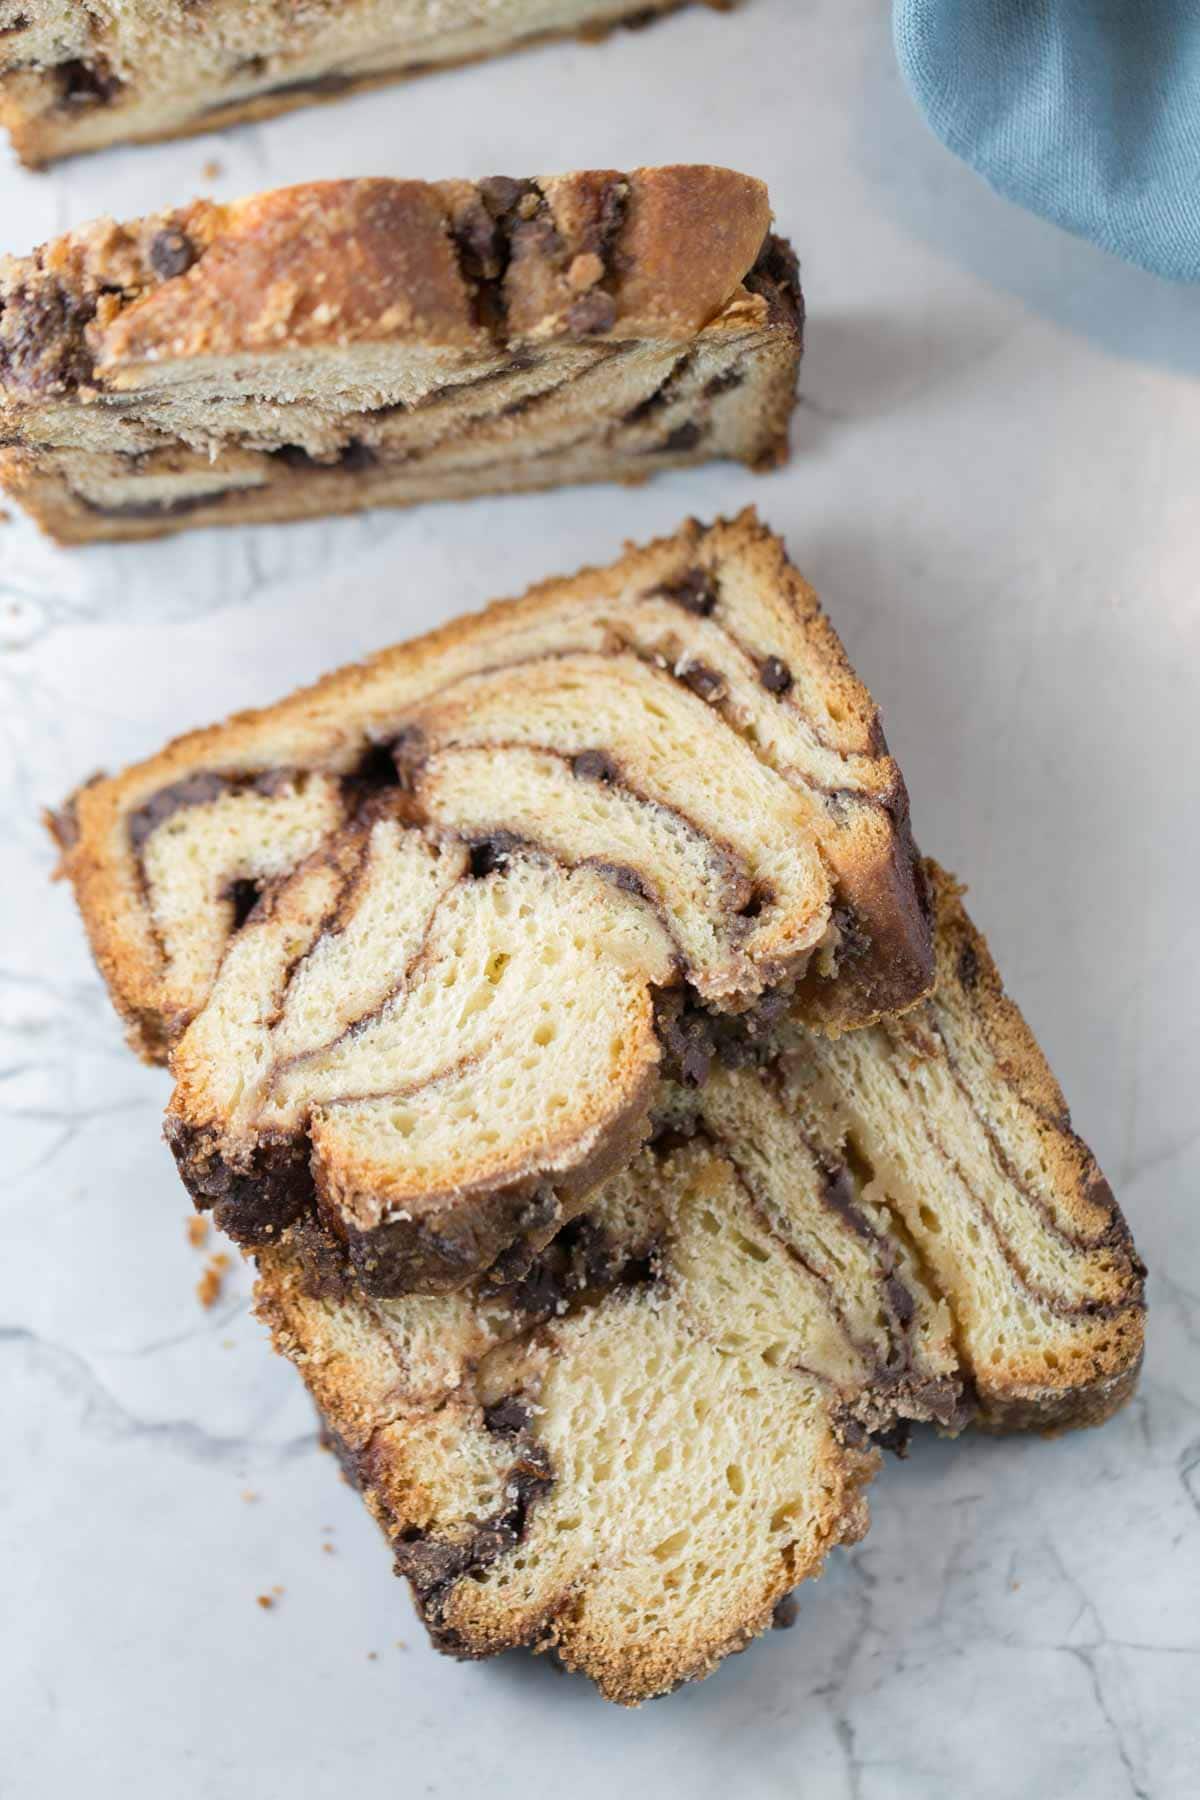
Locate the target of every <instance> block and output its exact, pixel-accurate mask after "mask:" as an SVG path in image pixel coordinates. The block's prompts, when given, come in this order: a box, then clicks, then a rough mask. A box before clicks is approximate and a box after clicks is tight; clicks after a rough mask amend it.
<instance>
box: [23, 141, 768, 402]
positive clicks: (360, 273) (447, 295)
mask: <svg viewBox="0 0 1200 1800" xmlns="http://www.w3.org/2000/svg"><path fill="white" fill-rule="evenodd" d="M601 182H602V183H604V184H606V185H607V186H608V187H610V188H611V187H612V186H614V184H615V185H616V186H618V187H619V188H620V189H621V209H620V211H619V213H618V214H617V216H616V217H615V219H614V221H613V223H614V225H615V227H616V235H615V240H614V241H612V242H611V243H609V244H607V245H606V246H605V258H606V262H607V263H610V264H611V267H612V269H613V270H619V277H618V279H617V281H616V284H615V293H614V294H613V295H612V296H611V298H612V299H613V300H614V301H615V312H613V313H612V314H611V315H610V316H606V318H605V320H604V322H603V324H602V326H601V330H602V331H603V333H605V334H608V333H612V332H616V333H618V334H619V333H621V332H626V333H628V334H632V335H643V334H644V335H658V336H661V337H665V338H671V337H686V336H689V335H690V334H692V333H693V332H695V331H696V330H697V329H698V328H699V327H700V326H702V325H703V324H705V323H706V322H707V321H708V320H709V319H711V318H712V317H714V316H715V315H716V314H717V313H718V312H720V311H721V309H722V307H723V306H724V305H725V304H726V302H728V301H729V299H730V298H731V297H732V296H733V295H734V294H735V293H736V291H737V289H738V287H739V285H740V283H741V281H742V279H743V277H744V276H746V275H747V274H748V273H749V271H750V270H751V268H752V266H753V264H754V260H755V257H756V256H757V254H758V251H759V249H760V248H761V246H762V242H763V239H764V237H765V236H766V232H767V227H768V225H769V223H770V210H769V206H768V202H767V196H766V189H765V187H764V186H763V185H762V183H761V182H758V181H755V180H753V179H752V178H751V177H748V176H744V175H739V174H736V173H735V172H734V171H732V170H726V169H717V168H712V167H708V166H705V165H702V164H698V165H695V166H678V167H664V168H660V169H638V170H634V171H633V172H632V173H631V174H629V175H627V176H619V175H617V174H616V173H615V172H594V173H588V172H578V173H575V174H572V175H567V176H558V177H549V178H546V179H545V180H543V181H542V182H540V183H528V184H522V183H513V184H510V185H511V186H513V187H516V188H520V187H526V188H528V189H529V191H530V196H531V199H532V200H533V202H534V203H535V205H540V204H542V203H543V202H544V203H545V204H547V205H548V206H549V208H550V211H551V213H552V214H555V215H556V216H557V217H559V218H560V219H561V220H562V222H563V224H564V226H565V227H567V234H566V237H565V241H564V242H559V241H558V240H557V238H556V237H555V236H554V234H553V233H552V232H549V233H547V232H545V231H543V232H542V233H541V234H540V236H538V235H536V234H535V235H530V236H528V237H522V239H521V242H522V243H525V242H527V241H528V244H529V249H528V253H527V254H525V255H523V256H521V257H520V258H518V259H516V260H515V261H514V267H513V281H512V283H511V284H510V285H512V287H513V296H512V298H513V320H512V327H511V335H512V336H513V338H514V339H521V338H524V337H529V336H535V335H537V334H538V333H539V332H541V331H543V330H545V329H547V328H552V329H553V330H555V331H570V330H571V329H573V327H572V325H571V316H570V310H569V308H566V307H564V308H563V309H562V310H561V311H560V310H559V309H558V306H557V305H556V304H554V303H552V304H550V305H549V307H548V309H539V307H538V306H537V304H536V298H537V296H538V295H540V294H543V292H544V290H545V288H546V282H547V281H549V282H550V283H551V287H552V293H553V298H554V301H556V302H561V301H562V299H563V297H564V294H568V293H572V292H573V290H571V289H570V288H569V286H568V285H567V278H568V276H569V273H570V270H571V268H572V267H573V266H574V262H575V258H574V256H573V255H572V254H571V243H572V240H571V232H572V230H575V229H578V220H577V218H576V216H575V215H577V213H578V211H579V209H580V206H581V204H582V198H583V196H584V195H586V194H588V193H594V192H595V189H596V187H597V184H598V183H601ZM453 185H454V184H437V183H429V182H421V181H396V180H390V179H383V178H379V179H373V178H363V179H358V180H348V181H330V182H312V183H308V184H306V185H303V186H297V187H292V188H279V189H276V190H273V191H271V192H268V193H265V194H259V195H255V196H253V197H252V198H250V199H247V200H242V201H237V202H234V203H233V204H232V205H230V206H222V207H219V206H215V205H213V204H212V203H211V202H208V201H198V202H196V203H195V204H194V205H193V206H191V207H187V208H183V209H175V210H173V211H171V212H167V213H161V214H156V215H152V216H150V217H148V218H145V219H140V220H135V221H132V222H130V223H127V224H122V225H115V224H113V223H112V222H111V221H99V222H97V223H96V224H94V225H90V226H85V227H82V228H80V229H79V230H77V231H74V232H69V233H67V234H66V235H65V236H64V237H62V238H58V239H56V240H54V242H53V243H51V244H49V245H46V246H44V247H43V248H42V249H41V250H40V251H38V252H36V253H35V254H34V255H33V256H30V257H27V258H23V259H13V258H8V259H5V260H3V261H0V302H3V307H2V310H0V420H3V419H4V418H5V415H6V413H11V414H13V415H14V418H16V417H19V413H20V410H21V408H22V407H24V406H27V405H29V404H31V403H33V402H35V401H36V399H37V398H38V397H39V396H40V395H42V394H45V393H47V392H50V393H55V394H59V395H64V394H65V395H71V394H74V393H78V392H83V393H84V394H86V393H87V392H88V391H90V390H92V389H96V388H99V389H104V388H106V387H110V388H113V389H120V388H123V387H129V386H135V385H136V384H137V382H138V380H139V379H140V378H141V376H142V375H143V373H144V371H145V369H146V367H147V366H148V365H153V364H159V363H162V362H164V361H167V360H171V361H175V360H188V359H192V358H197V357H202V356H213V357H230V356H235V355H238V354H251V353H253V354H269V353H271V352H272V351H278V350H291V349H305V348H322V347H330V348H332V347H334V346H345V345H347V344H351V343H361V342H384V341H387V342H394V341H401V342H411V343H414V344H416V343H420V344H422V345H425V346H428V347H429V348H431V349H437V350H455V351H463V352H467V351H471V350H480V349H483V348H485V347H486V345H487V343H488V341H489V339H488V333H487V331H485V329H484V328H483V327H482V326H481V325H480V324H478V323H477V322H476V321H475V319H474V317H473V310H472V308H473V292H474V288H475V286H476V284H477V280H478V276H477V274H476V273H474V272H472V271H471V270H470V269H469V267H468V265H467V264H466V263H464V260H463V250H462V246H461V243H458V242H456V240H455V236H454V234H453V231H452V216H451V214H452V199H453ZM460 185H465V184H460ZM477 204H481V202H479V201H478V200H477ZM536 224H537V219H536V218H533V217H531V218H530V219H528V220H527V219H525V218H524V217H523V216H520V217H518V218H517V220H516V226H515V228H516V229H517V230H518V231H519V230H520V229H521V227H522V226H526V227H528V226H531V225H536ZM167 233H172V234H178V236H179V237H180V238H181V239H182V243H183V246H184V247H183V250H182V252H181V254H180V255H179V256H178V258H177V259H175V261H173V260H172V259H171V258H170V257H169V256H165V255H164V254H163V250H162V245H163V238H164V234H167ZM156 246H158V248H157V250H156ZM180 264H181V265H182V268H181V270H180V272H178V273H169V272H164V271H170V270H171V269H172V268H173V267H177V266H178V265H180ZM541 271H545V276H546V279H545V280H542V279H540V272H541ZM535 275H539V279H536V280H535V279H534V276H535ZM576 297H577V296H576ZM747 299H748V302H749V300H750V297H749V296H748V297H747ZM581 323H582V329H583V330H584V332H585V334H586V332H587V330H588V329H591V328H592V327H589V326H588V325H587V323H586V322H581ZM507 330H508V328H507V327H505V328H504V332H502V335H503V336H504V341H507V336H506V335H505V333H507ZM47 338H49V339H51V340H52V341H51V342H50V343H47V342H46V341H45V340H46V339H47Z"/></svg>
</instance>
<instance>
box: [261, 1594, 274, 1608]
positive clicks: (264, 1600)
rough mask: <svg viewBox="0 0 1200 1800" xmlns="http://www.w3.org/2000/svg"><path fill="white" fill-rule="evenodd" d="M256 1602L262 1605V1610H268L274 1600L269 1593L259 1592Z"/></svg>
mask: <svg viewBox="0 0 1200 1800" xmlns="http://www.w3.org/2000/svg"><path fill="white" fill-rule="evenodd" d="M258 1604H259V1605H260V1606H261V1607H262V1609H263V1611H264V1612H270V1610H271V1608H272V1607H273V1606H274V1604H275V1602H274V1601H273V1600H272V1598H271V1596H270V1594H259V1596H258Z"/></svg>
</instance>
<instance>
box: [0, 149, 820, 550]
mask: <svg viewBox="0 0 1200 1800" xmlns="http://www.w3.org/2000/svg"><path fill="white" fill-rule="evenodd" d="M770 221H771V213H770V206H769V203H768V200H767V192H766V189H765V188H764V187H763V185H762V183H761V182H758V181H754V180H752V179H751V178H750V177H748V176H744V175H737V174H734V173H733V172H732V171H730V170H727V169H714V168H708V167H704V166H695V167H689V166H683V167H676V168H661V169H639V170H635V171H634V172H633V173H632V174H629V175H623V174H619V173H617V172H616V171H612V170H591V171H585V172H581V173H576V174H572V175H563V176H551V177H546V178H544V179H538V180H536V181H516V180H509V179H507V178H500V177H497V178H495V179H493V180H489V181H482V182H480V183H478V184H472V183H470V182H465V181H445V182H422V181H387V180H360V181H332V182H317V183H313V184H311V185H309V186H305V187H294V188H281V189H278V190H276V191H274V192H271V193H267V194H260V195H258V196H256V197H254V198H252V199H249V200H244V201H239V202H237V203H235V204H234V205H231V206H215V205H213V204H211V203H209V202H207V201H200V202H197V203H196V204H194V205H192V206H189V207H184V208H181V209H178V210H177V211H174V212H169V213H160V214H157V215H155V216H154V217H151V218H147V219H141V220H137V221H135V222H133V223H132V224H128V225H114V224H113V223H112V222H111V221H104V222H101V223H99V224H95V225H91V226H86V227H84V228H82V229H81V230H78V231H74V232H71V233H69V234H68V235H67V236H66V237H62V238H59V239H57V240H56V241H55V242H54V243H52V244H49V245H47V246H45V247H44V248H42V249H41V250H39V251H38V252H36V254H35V255H33V256H30V257H26V258H23V259H19V260H14V259H7V260H3V261H0V481H2V482H3V484H4V486H5V487H6V488H7V489H8V491H9V492H10V493H11V494H12V495H13V496H14V497H15V498H16V499H18V500H19V501H20V502H21V503H22V505H24V506H25V507H27V508H28V510H29V511H30V512H31V513H32V514H33V516H34V517H35V519H36V520H37V521H38V523H39V524H40V525H42V526H43V527H44V529H45V530H47V531H49V532H50V533H51V534H52V535H53V536H54V537H56V538H57V539H59V541H61V542H63V543H88V542H91V541H93V540H96V539H112V538H130V537H133V538H146V537H157V536H160V535H162V534H163V533H165V532H171V531H178V530H182V529H184V528H186V527H188V526H191V525H208V524H236V523H239V522H246V521H264V520H286V519H295V518H303V517H308V516H312V515H317V514H326V513H339V512H353V511H358V510H360V509H362V508H363V507H368V506H382V505H389V506H391V505H396V506H398V505H408V504H410V503H413V502H416V501H421V500H436V499H461V498H465V497H468V496H470V495H473V494H485V493H502V492H510V491H516V490H519V489H535V488H544V487H554V486H560V485H562V484H564V483H568V482H576V481H600V480H620V481H629V480H640V479H642V478H643V477H644V476H647V475H651V474H653V473H654V472H655V470H657V469H662V468H673V467H677V466H680V465H684V464H690V463H697V462H703V461H706V460H708V459H711V458H713V457H732V458H735V459H737V460H738V461H741V462H745V463H749V464H751V465H753V466H756V467H767V466H770V465H772V464H773V463H776V462H778V461H780V460H781V459H782V458H783V457H784V456H785V455H786V450H787V432H788V421H789V418H790V415H791V411H792V407H793V404H794V401H795V389H796V372H797V369H798V366H799V360H800V350H801V337H802V321H803V303H802V299H801V294H800V287H799V277H798V273H797V267H796V261H795V258H794V257H793V255H792V253H791V251H790V249H789V248H788V247H787V245H786V244H784V243H783V242H782V241H781V240H780V239H778V238H775V237H773V236H772V235H771V234H770V231H769V227H770Z"/></svg>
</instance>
